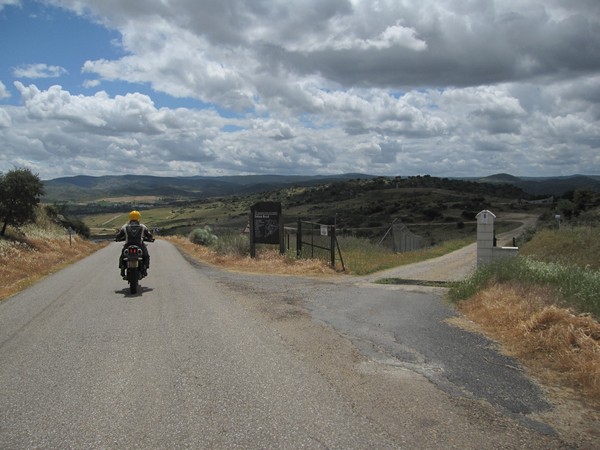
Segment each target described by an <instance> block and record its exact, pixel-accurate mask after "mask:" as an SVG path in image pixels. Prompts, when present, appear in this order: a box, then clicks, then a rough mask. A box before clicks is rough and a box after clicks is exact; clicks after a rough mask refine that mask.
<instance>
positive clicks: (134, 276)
mask: <svg viewBox="0 0 600 450" xmlns="http://www.w3.org/2000/svg"><path fill="white" fill-rule="evenodd" d="M127 281H129V292H130V293H132V294H137V290H138V281H139V276H138V269H127Z"/></svg>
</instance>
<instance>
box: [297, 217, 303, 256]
mask: <svg viewBox="0 0 600 450" xmlns="http://www.w3.org/2000/svg"><path fill="white" fill-rule="evenodd" d="M300 256H302V221H301V220H300V219H298V230H297V232H296V257H297V258H300Z"/></svg>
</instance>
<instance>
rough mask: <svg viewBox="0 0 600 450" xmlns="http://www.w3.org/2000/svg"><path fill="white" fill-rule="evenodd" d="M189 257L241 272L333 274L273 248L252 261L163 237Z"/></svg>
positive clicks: (313, 262) (325, 267)
mask: <svg viewBox="0 0 600 450" xmlns="http://www.w3.org/2000/svg"><path fill="white" fill-rule="evenodd" d="M164 239H166V240H168V241H170V242H172V243H173V244H175V245H176V246H177V247H178V248H180V249H181V250H183V251H184V252H185V253H186V254H188V255H190V256H191V257H192V258H195V259H198V260H201V261H203V262H206V263H208V264H212V265H215V266H219V267H223V268H227V269H229V270H237V271H240V272H253V273H269V274H278V275H333V274H335V271H334V270H333V269H331V267H329V265H327V263H325V262H323V261H321V260H316V259H295V258H288V257H286V256H285V255H280V254H279V252H278V251H277V250H276V249H261V250H259V251H258V252H257V257H256V258H255V259H252V258H250V257H249V256H237V255H223V254H219V253H217V252H216V251H214V250H212V249H211V248H208V247H204V246H202V245H196V244H193V243H192V242H190V240H189V239H187V238H184V237H179V236H177V237H176V236H171V237H166V238H164Z"/></svg>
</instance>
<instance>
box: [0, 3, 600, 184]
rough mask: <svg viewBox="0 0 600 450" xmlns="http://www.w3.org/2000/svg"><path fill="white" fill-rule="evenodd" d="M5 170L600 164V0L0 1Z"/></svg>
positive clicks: (550, 169)
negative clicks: (599, 94) (375, 0)
mask: <svg viewBox="0 0 600 450" xmlns="http://www.w3.org/2000/svg"><path fill="white" fill-rule="evenodd" d="M0 55H2V58H0V140H1V142H2V152H0V171H7V170H10V169H12V168H14V167H29V168H31V169H32V170H33V171H35V172H37V173H39V174H40V175H41V177H42V178H44V179H49V178H55V177H59V176H71V175H79V174H87V175H105V174H123V173H139V174H150V175H169V176H177V175H182V176H189V175H208V176H210V175H227V174H230V175H239V174H255V173H277V174H331V173H344V172H364V173H370V174H380V175H415V174H431V175H434V176H485V175H490V174H493V173H499V172H508V173H512V174H514V175H522V176H550V175H570V174H575V173H585V174H600V151H599V150H600V123H599V120H600V103H599V102H600V97H599V96H598V95H597V93H598V92H600V2H597V1H596V0H576V1H566V0H548V1H536V0H503V1H500V0H496V1H492V0H490V1H488V2H465V1H460V0H446V1H442V0H422V1H418V2H417V1H414V2H397V1H392V0H390V1H384V0H381V1H378V2H373V1H366V0H319V1H317V0H303V1H290V0H285V1H284V0H268V1H265V2H260V3H258V2H246V1H242V0H221V1H220V2H214V1H208V0H169V1H162V0H119V1H117V0H47V1H43V2H38V1H32V0H27V1H20V0H0Z"/></svg>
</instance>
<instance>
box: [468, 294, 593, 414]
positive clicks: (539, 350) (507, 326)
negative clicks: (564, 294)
mask: <svg viewBox="0 0 600 450" xmlns="http://www.w3.org/2000/svg"><path fill="white" fill-rule="evenodd" d="M559 303H560V299H559V298H558V297H557V296H556V294H555V292H554V291H553V290H551V289H548V288H542V287H538V288H536V287H532V286H523V285H520V284H518V283H514V284H512V283H506V284H495V285H493V286H490V287H488V288H486V289H484V290H482V291H480V292H479V293H478V294H477V295H475V296H474V297H472V298H471V299H469V300H466V301H462V302H460V303H459V304H458V306H459V309H460V310H461V311H462V312H463V313H465V315H466V316H467V317H469V318H470V319H471V320H473V321H474V322H476V323H478V324H479V325H480V327H481V328H482V330H483V331H484V332H485V333H486V334H488V335H489V336H491V337H492V338H494V339H495V340H496V341H498V342H500V343H501V345H502V347H503V349H504V350H505V352H506V353H507V354H509V355H511V356H514V357H517V358H519V359H520V360H521V361H522V362H523V364H524V365H525V366H527V367H528V369H529V370H530V371H531V372H532V373H533V374H535V375H536V376H537V377H538V378H539V379H540V380H541V381H542V382H544V383H545V384H549V385H554V386H564V387H569V388H572V389H574V390H575V391H577V392H579V393H581V394H583V395H584V396H585V398H586V399H587V400H588V401H590V402H591V403H593V404H595V405H596V406H600V324H599V323H598V322H597V321H596V320H594V319H593V318H591V317H589V316H587V315H576V314H574V313H573V312H572V311H570V310H569V309H566V308H563V307H559V306H557V305H558V304H559Z"/></svg>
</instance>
